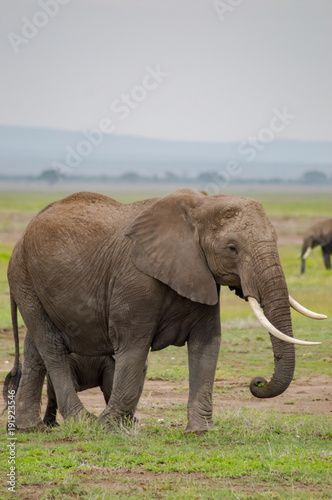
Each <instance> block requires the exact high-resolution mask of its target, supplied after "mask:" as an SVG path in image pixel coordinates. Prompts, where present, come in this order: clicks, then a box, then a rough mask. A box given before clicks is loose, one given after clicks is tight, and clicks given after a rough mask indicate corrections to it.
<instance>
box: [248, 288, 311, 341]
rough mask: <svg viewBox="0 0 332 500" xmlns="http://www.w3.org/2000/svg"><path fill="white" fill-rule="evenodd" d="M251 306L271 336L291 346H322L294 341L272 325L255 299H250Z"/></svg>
mask: <svg viewBox="0 0 332 500" xmlns="http://www.w3.org/2000/svg"><path fill="white" fill-rule="evenodd" d="M248 301H249V304H250V306H251V309H252V310H253V312H254V314H255V316H256V318H257V319H258V321H259V322H260V324H261V325H262V326H263V327H264V328H266V330H268V331H269V332H270V333H271V335H274V336H275V337H277V338H278V339H280V340H283V341H285V342H288V343H289V344H299V345H318V344H321V342H307V341H305V340H298V339H294V338H293V337H289V336H288V335H285V334H284V333H281V332H279V330H278V329H277V328H275V327H274V326H273V325H272V323H270V321H269V320H268V319H267V317H266V316H265V314H264V313H263V311H262V310H261V308H260V307H259V304H258V302H257V300H256V299H254V297H248Z"/></svg>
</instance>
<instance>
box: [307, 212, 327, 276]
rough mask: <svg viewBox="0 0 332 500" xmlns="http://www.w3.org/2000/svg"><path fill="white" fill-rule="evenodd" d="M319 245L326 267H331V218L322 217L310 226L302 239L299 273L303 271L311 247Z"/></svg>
mask: <svg viewBox="0 0 332 500" xmlns="http://www.w3.org/2000/svg"><path fill="white" fill-rule="evenodd" d="M319 245H320V246H321V248H322V253H323V258H324V264H325V267H326V269H331V254H332V219H324V220H321V221H318V222H316V223H315V224H313V225H312V226H310V228H309V230H308V231H307V233H306V235H305V236H304V239H303V244H302V250H301V274H303V273H304V272H305V267H306V266H305V265H306V258H307V257H308V255H309V254H310V252H311V249H312V248H315V247H317V246H319Z"/></svg>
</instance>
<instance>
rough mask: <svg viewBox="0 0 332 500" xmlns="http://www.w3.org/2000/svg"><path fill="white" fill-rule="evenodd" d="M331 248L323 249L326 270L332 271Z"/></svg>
mask: <svg viewBox="0 0 332 500" xmlns="http://www.w3.org/2000/svg"><path fill="white" fill-rule="evenodd" d="M330 251H331V250H330V247H329V246H325V247H322V253H323V259H324V264H325V267H326V269H331V255H330Z"/></svg>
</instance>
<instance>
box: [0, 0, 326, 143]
mask: <svg viewBox="0 0 332 500" xmlns="http://www.w3.org/2000/svg"><path fill="white" fill-rule="evenodd" d="M56 1H57V0H39V1H35V0H0V2H1V7H0V8H1V19H0V61H1V79H0V124H4V125H20V126H37V127H52V128H65V129H77V130H82V129H88V130H90V129H92V128H94V127H97V126H99V124H100V120H101V119H102V118H108V119H111V120H112V122H113V125H114V130H113V132H114V133H117V134H132V135H139V136H148V137H158V138H165V139H186V140H204V141H221V142H224V141H233V140H244V139H246V137H248V136H249V135H257V133H258V132H259V131H260V130H261V129H262V128H264V127H268V126H269V123H270V120H271V117H273V113H274V112H273V110H274V109H278V110H282V109H284V108H285V107H286V109H287V111H288V112H289V113H291V114H293V115H295V116H296V117H295V118H294V119H292V120H291V123H290V124H289V125H288V126H286V127H284V129H283V130H282V131H280V132H278V134H277V136H278V138H292V139H300V140H332V99H331V89H332V64H331V53H332V2H331V1H330V0H243V1H242V2H241V0H225V1H224V2H222V1H220V2H219V15H218V12H217V8H216V6H215V5H214V3H215V2H214V1H213V0H67V4H64V5H59V4H57V5H58V7H56V8H57V10H58V12H57V13H55V15H54V14H53V17H51V16H50V15H47V14H43V15H41V16H40V15H39V17H38V15H37V14H36V13H38V12H40V11H42V12H43V10H42V9H41V3H43V2H44V3H45V4H46V3H47V2H52V4H53V5H54V2H56ZM59 1H60V0H59ZM61 2H62V3H65V2H66V0H61ZM222 4H223V5H222ZM225 5H226V6H228V7H227V10H225V7H224V6H225ZM54 8H55V7H53V9H54ZM223 9H224V12H223ZM52 12H53V11H52ZM45 16H46V17H45ZM22 18H27V19H28V20H29V21H33V20H35V21H36V22H37V23H41V24H43V23H46V24H45V25H44V26H43V27H38V28H37V33H35V34H34V35H33V36H31V38H30V39H28V38H27V37H23V38H24V40H25V42H22V39H18V38H17V37H16V38H15V36H16V35H20V36H22V27H23V26H24V25H25V23H26V21H24V20H22ZM10 33H11V35H9V36H10V37H11V41H10V40H9V38H8V34H10ZM13 34H14V35H13ZM13 37H14V38H13ZM15 44H16V45H15ZM13 45H14V46H15V47H16V52H17V53H15V50H14V48H13ZM158 65H159V67H160V71H162V72H165V73H168V76H167V77H166V76H164V77H163V78H162V81H161V82H159V83H158V85H157V88H155V89H153V90H151V89H149V90H147V91H145V93H146V96H144V92H143V94H142V90H137V86H138V85H142V82H143V80H144V78H145V77H146V75H147V72H148V70H147V69H146V68H147V67H149V68H150V69H155V68H156V67H157V66H158ZM151 82H152V80H151V79H150V80H149V85H150V86H151V85H152V83H151ZM135 87H136V90H135V91H134V92H136V93H135V96H137V99H141V100H139V101H131V102H134V105H133V106H135V107H134V108H133V109H131V108H128V109H129V111H130V112H129V114H128V116H126V117H125V118H124V116H123V115H125V114H126V113H123V115H121V114H120V113H119V112H114V110H113V111H112V110H111V104H112V103H114V102H115V100H116V99H120V100H121V99H122V97H121V96H122V94H126V93H127V94H128V93H130V92H132V91H133V89H135ZM121 118H122V119H121Z"/></svg>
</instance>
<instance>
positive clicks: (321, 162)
mask: <svg viewBox="0 0 332 500" xmlns="http://www.w3.org/2000/svg"><path fill="white" fill-rule="evenodd" d="M87 134H88V133H87ZM86 140H87V137H86V136H85V135H84V133H83V132H79V131H78V132H73V131H66V130H52V129H38V128H19V127H5V126H1V127H0V174H2V175H4V174H6V173H8V172H10V174H11V175H16V174H19V175H38V174H40V173H41V172H42V171H43V170H45V169H47V168H51V165H52V164H53V162H58V163H59V164H63V165H65V164H66V154H68V150H70V151H76V150H77V146H78V144H79V143H80V142H81V141H86ZM264 146H265V149H264V150H263V151H259V152H257V155H256V157H255V159H254V160H253V161H252V162H249V161H248V159H249V156H250V155H249V154H240V152H239V149H238V148H239V144H238V143H235V142H233V143H204V142H184V141H166V140H165V141H164V140H156V139H149V138H143V137H131V136H117V135H104V136H103V140H102V142H101V143H100V144H99V145H96V146H92V147H91V148H90V149H91V153H90V154H88V155H87V156H85V157H83V155H82V156H81V159H82V161H81V162H79V165H78V166H77V167H76V168H75V170H74V171H73V172H72V173H73V174H74V173H75V172H76V170H77V173H79V175H92V174H93V175H121V174H123V173H125V172H128V171H132V172H136V173H138V174H140V175H151V174H152V173H158V172H160V173H162V172H166V171H168V172H173V173H177V174H178V173H179V171H181V174H182V175H183V174H184V175H187V176H189V177H190V176H194V175H197V174H198V173H200V172H204V171H210V170H211V167H212V166H213V169H214V170H215V169H217V170H218V169H220V170H223V169H224V168H225V166H226V164H227V162H228V161H230V160H235V161H238V162H239V163H240V164H241V166H242V173H241V176H242V177H246V178H248V177H254V178H270V177H279V178H285V179H286V178H297V177H299V176H300V175H302V174H303V173H304V172H305V171H306V170H308V168H315V169H317V168H319V170H321V171H323V172H325V173H326V174H331V173H332V143H331V142H301V141H293V140H275V141H273V142H271V143H269V144H266V145H264ZM249 147H250V146H248V145H247V146H246V151H248V148H249ZM68 148H69V149H68Z"/></svg>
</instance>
